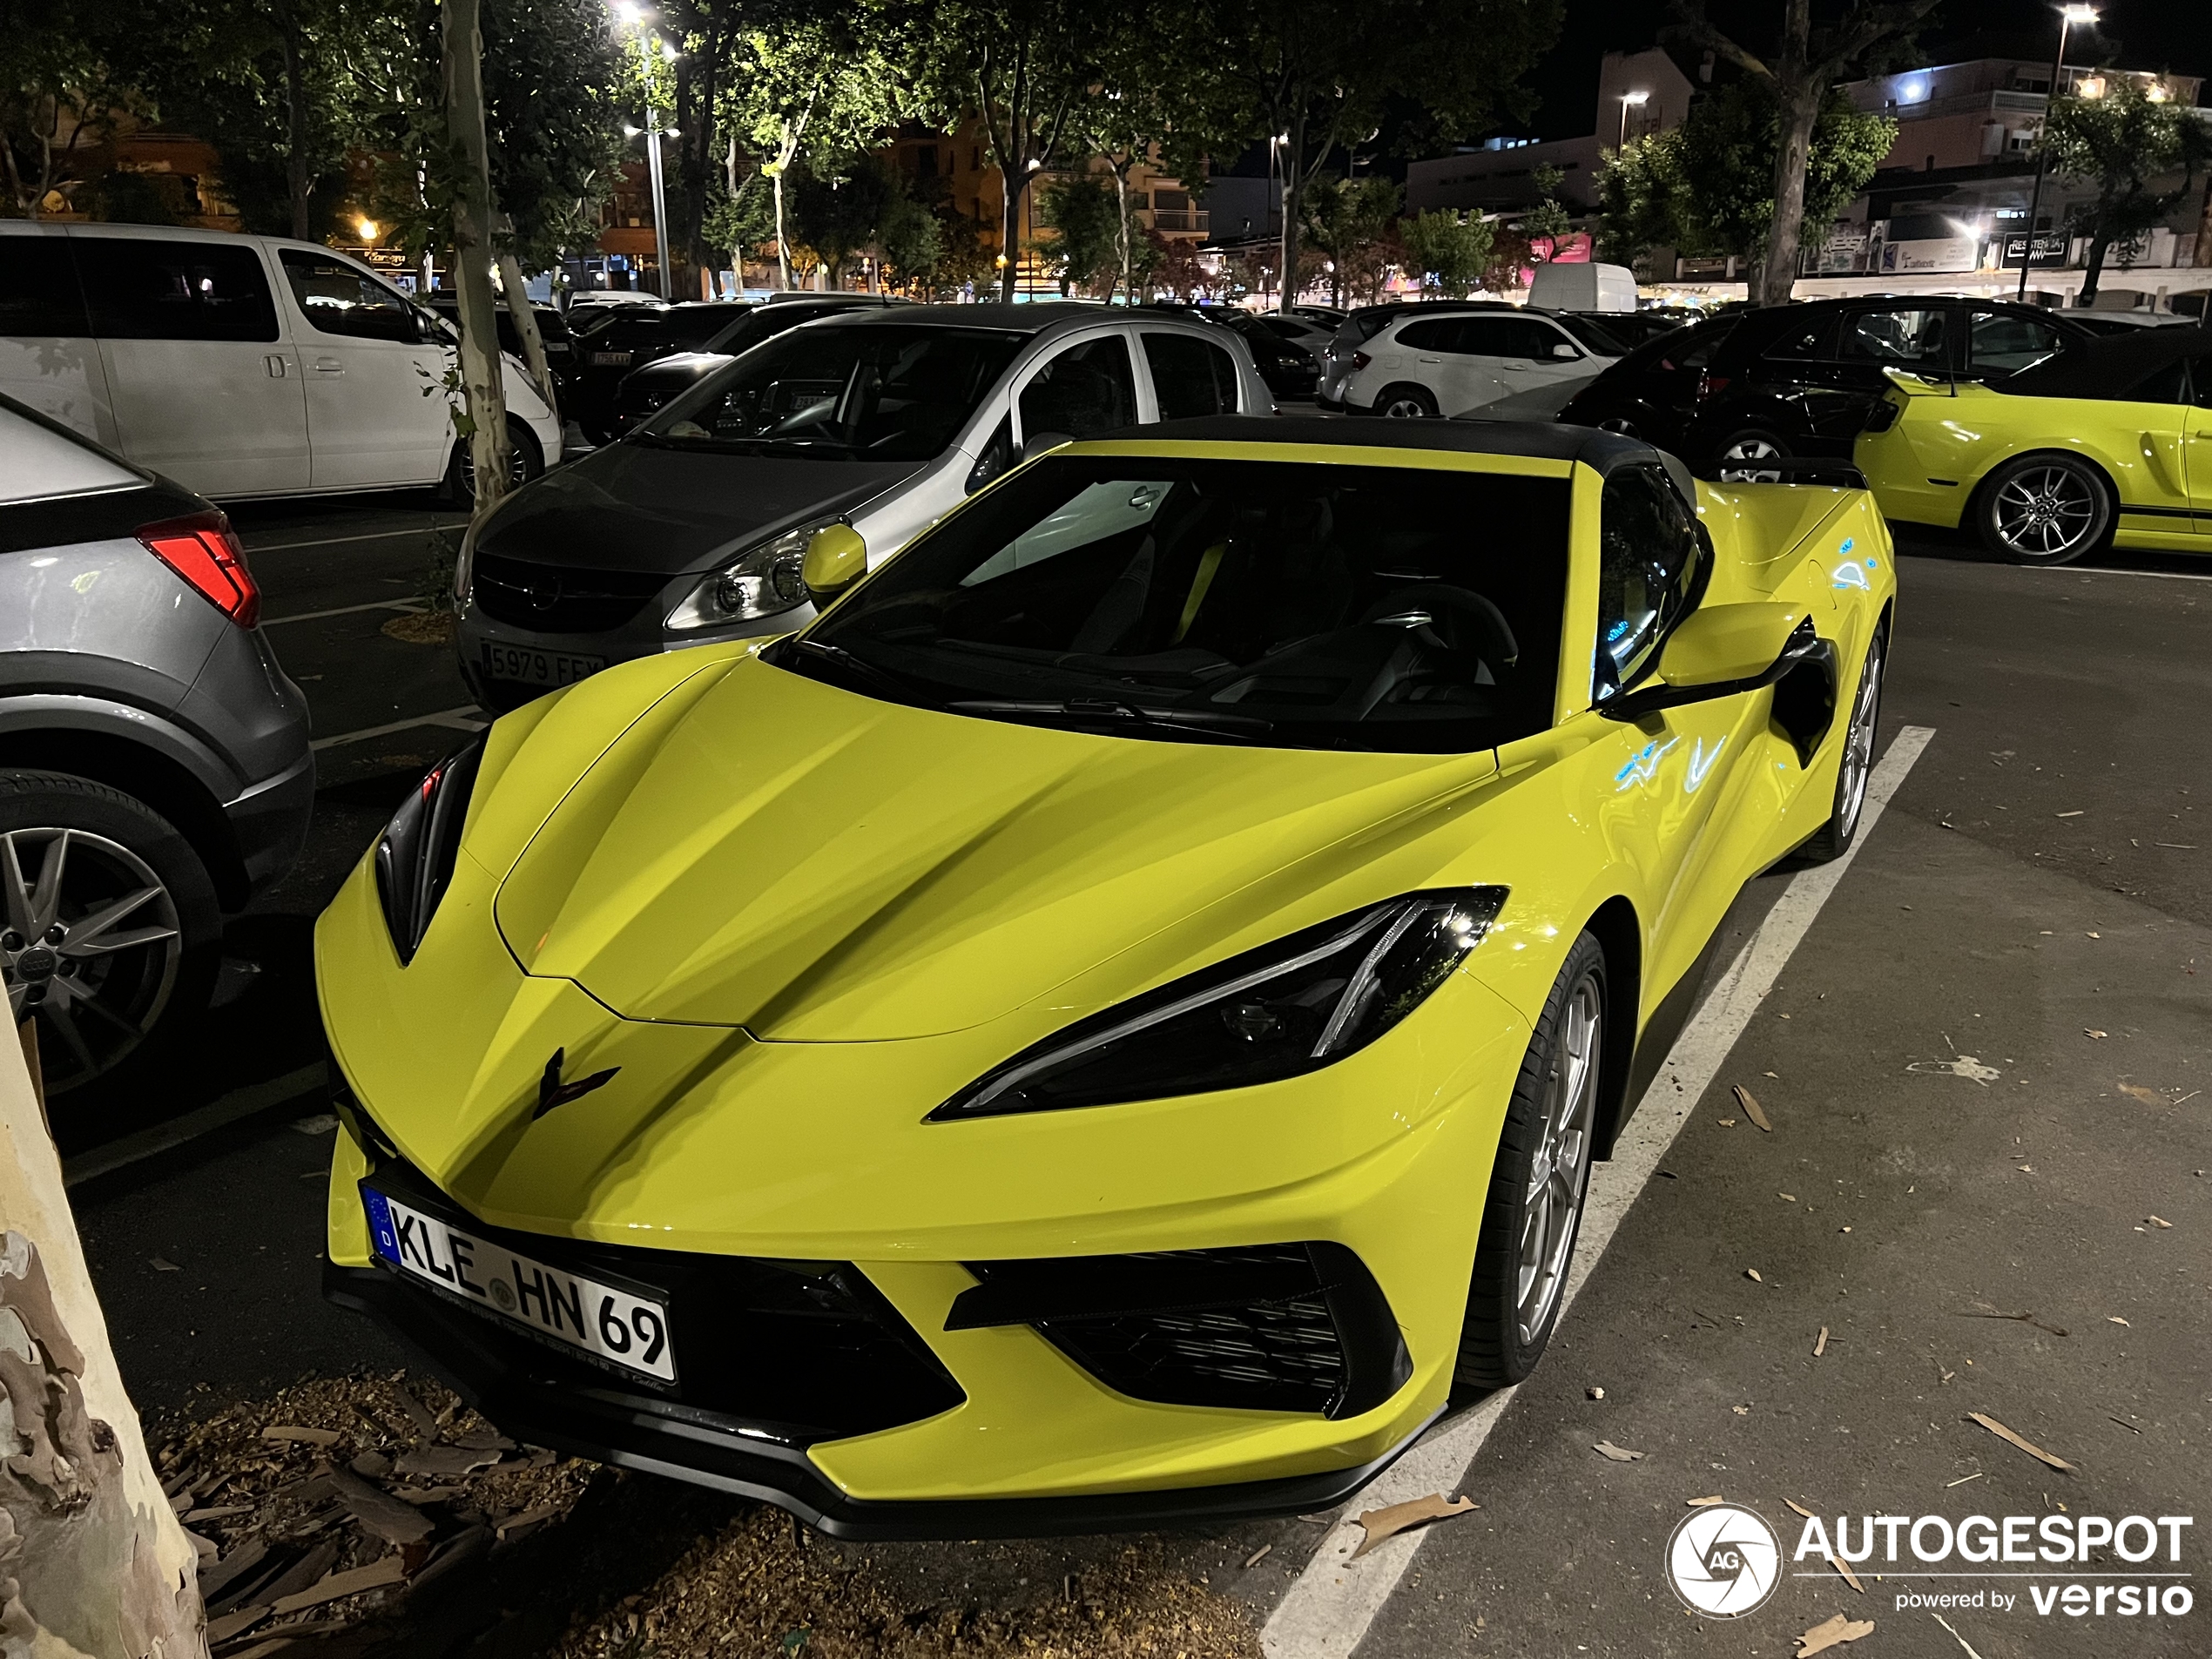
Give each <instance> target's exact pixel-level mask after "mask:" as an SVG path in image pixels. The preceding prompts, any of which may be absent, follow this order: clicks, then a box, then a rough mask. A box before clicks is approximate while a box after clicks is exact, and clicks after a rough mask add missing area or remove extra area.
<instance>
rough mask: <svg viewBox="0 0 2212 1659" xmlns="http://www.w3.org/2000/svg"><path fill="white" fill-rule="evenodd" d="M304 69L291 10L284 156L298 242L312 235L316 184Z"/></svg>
mask: <svg viewBox="0 0 2212 1659" xmlns="http://www.w3.org/2000/svg"><path fill="white" fill-rule="evenodd" d="M301 73H302V69H301V65H300V24H299V20H298V19H297V18H296V17H293V16H291V15H289V14H287V17H286V18H285V21H284V103H285V139H286V144H287V153H286V155H285V158H284V182H285V190H286V192H287V194H288V195H289V196H290V197H291V198H292V239H293V241H295V242H304V241H307V239H308V236H307V192H308V191H309V189H310V188H311V187H312V186H311V185H310V183H309V180H308V178H307V89H306V88H304V87H303V86H301V85H300V75H301Z"/></svg>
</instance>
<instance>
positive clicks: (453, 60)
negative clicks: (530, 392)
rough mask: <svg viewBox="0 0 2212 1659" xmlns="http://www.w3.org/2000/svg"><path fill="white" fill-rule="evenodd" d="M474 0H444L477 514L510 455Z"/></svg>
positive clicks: (492, 501)
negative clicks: (494, 289)
mask: <svg viewBox="0 0 2212 1659" xmlns="http://www.w3.org/2000/svg"><path fill="white" fill-rule="evenodd" d="M479 3H480V0H444V29H443V31H442V46H443V66H444V73H445V94H446V96H445V117H446V130H447V131H448V132H449V133H450V134H451V135H452V140H453V158H452V160H453V167H454V172H455V179H454V187H453V193H452V213H453V270H454V275H455V279H456V280H457V285H458V287H459V288H460V300H461V384H462V390H463V392H464V393H465V394H466V396H467V400H468V415H467V421H466V425H467V430H466V431H465V432H464V433H463V436H465V437H466V438H467V439H468V441H469V461H470V463H471V466H472V469H473V470H474V472H475V496H476V499H475V519H476V522H477V523H482V522H483V519H484V516H485V515H486V514H488V513H489V512H490V511H491V509H493V508H495V507H496V506H498V505H499V502H500V499H501V498H502V496H505V495H506V493H507V468H508V463H509V460H510V458H511V452H510V451H509V447H508V439H507V395H506V388H505V387H504V386H503V385H502V383H501V379H500V354H499V326H498V324H499V320H498V316H497V314H496V311H495V310H494V302H493V300H492V291H491V266H492V253H493V249H492V215H493V213H494V212H495V209H494V208H493V206H492V197H491V158H490V155H489V147H488V145H487V142H486V138H485V132H484V85H483V68H482V64H483V53H484V41H483V35H482V31H481V30H479V28H478V27H477V18H478V15H479V14H478V6H479Z"/></svg>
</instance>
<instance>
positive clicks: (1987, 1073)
mask: <svg viewBox="0 0 2212 1659" xmlns="http://www.w3.org/2000/svg"><path fill="white" fill-rule="evenodd" d="M1905 1069H1906V1070H1907V1071H1918V1072H1923V1073H1926V1074H1929V1075H1931V1076H1939V1077H1945V1076H1948V1077H1970V1078H1972V1079H1973V1081H1974V1082H1978V1083H1979V1084H1980V1085H1981V1086H1982V1087H1983V1088H1984V1089H1986V1088H1988V1087H1989V1085H1990V1084H1991V1083H1992V1082H1994V1081H1995V1080H1996V1078H1997V1077H1998V1076H2000V1075H2001V1074H2000V1072H1999V1071H1998V1069H1997V1068H1996V1067H1994V1066H1985V1065H1983V1064H1982V1063H1981V1056H1980V1055H1971V1054H1962V1055H1954V1056H1953V1057H1952V1058H1951V1059H1949V1060H1915V1061H1913V1062H1912V1063H1911V1064H1910V1065H1908V1066H1906V1067H1905Z"/></svg>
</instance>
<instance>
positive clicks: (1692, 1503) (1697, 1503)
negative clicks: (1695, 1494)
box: [1683, 1492, 1721, 1509]
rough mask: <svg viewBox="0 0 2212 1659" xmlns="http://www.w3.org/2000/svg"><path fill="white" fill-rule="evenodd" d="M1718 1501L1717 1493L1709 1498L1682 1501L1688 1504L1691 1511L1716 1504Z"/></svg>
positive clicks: (1719, 1497) (1719, 1495)
mask: <svg viewBox="0 0 2212 1659" xmlns="http://www.w3.org/2000/svg"><path fill="white" fill-rule="evenodd" d="M1720 1501H1721V1494H1719V1493H1717V1492H1716V1493H1715V1494H1713V1495H1712V1496H1711V1497H1710V1498H1684V1499H1683V1502H1684V1503H1686V1504H1688V1505H1689V1507H1691V1508H1692V1509H1703V1507H1705V1506H1706V1505H1707V1504H1709V1503H1718V1502H1720Z"/></svg>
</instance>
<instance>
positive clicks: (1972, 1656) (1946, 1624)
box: [1928, 1613, 1981, 1659]
mask: <svg viewBox="0 0 2212 1659" xmlns="http://www.w3.org/2000/svg"><path fill="white" fill-rule="evenodd" d="M1928 1616H1929V1617H1930V1618H1932V1619H1933V1620H1934V1621H1935V1622H1937V1623H1938V1624H1939V1625H1941V1626H1942V1627H1943V1628H1944V1629H1946V1630H1951V1621H1950V1620H1948V1619H1946V1618H1945V1617H1944V1616H1943V1615H1942V1614H1940V1613H1931V1614H1929V1615H1928ZM1951 1639H1952V1641H1953V1642H1957V1643H1958V1644H1959V1646H1960V1647H1962V1648H1965V1649H1966V1659H1981V1656H1980V1655H1979V1654H1978V1653H1976V1652H1975V1651H1974V1650H1973V1647H1972V1646H1970V1645H1969V1644H1968V1642H1967V1641H1966V1637H1964V1636H1962V1635H1959V1633H1958V1632H1957V1631H1956V1630H1951Z"/></svg>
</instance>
